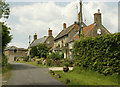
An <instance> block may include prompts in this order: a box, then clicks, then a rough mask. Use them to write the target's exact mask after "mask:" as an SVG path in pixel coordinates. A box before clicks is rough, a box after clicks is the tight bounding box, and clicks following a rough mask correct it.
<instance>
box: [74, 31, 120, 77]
mask: <svg viewBox="0 0 120 87" xmlns="http://www.w3.org/2000/svg"><path fill="white" fill-rule="evenodd" d="M73 51H74V52H73V54H74V55H75V58H76V60H77V65H79V66H80V67H82V68H84V69H92V70H95V71H98V72H100V73H103V74H105V75H108V74H114V73H119V72H120V69H119V68H118V67H120V33H115V34H109V35H104V36H99V37H94V38H91V37H88V38H83V39H80V40H79V41H75V43H74V49H73Z"/></svg>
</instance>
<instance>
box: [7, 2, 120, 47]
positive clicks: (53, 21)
mask: <svg viewBox="0 0 120 87" xmlns="http://www.w3.org/2000/svg"><path fill="white" fill-rule="evenodd" d="M76 4H77V2H71V3H69V4H67V5H66V6H65V7H62V6H59V5H56V4H55V3H54V2H49V3H34V4H32V5H24V6H15V7H12V8H11V15H10V19H11V20H12V21H8V25H9V26H10V27H11V29H12V30H11V34H12V35H13V36H14V37H15V38H13V42H14V43H12V44H11V45H14V44H17V45H18V46H22V45H23V43H24V45H23V46H26V47H27V45H25V44H28V36H29V35H32V37H33V35H34V33H35V32H36V33H37V34H38V38H39V37H43V36H45V35H47V33H48V29H49V28H51V29H52V30H53V35H54V37H55V36H56V35H57V34H58V33H59V32H60V31H61V30H62V27H63V23H64V22H66V23H67V26H69V25H70V24H73V23H74V21H77V9H76ZM98 8H100V9H101V12H102V21H103V25H104V26H105V27H106V28H107V29H108V30H109V31H110V32H116V31H117V29H118V28H117V19H118V17H117V10H116V8H111V7H108V6H107V5H106V4H105V3H103V2H89V3H87V4H83V17H84V19H86V20H87V21H86V22H85V23H86V24H87V25H89V24H91V23H93V20H94V17H93V14H94V13H96V12H97V9H98ZM12 17H15V19H13V18H12ZM113 17H114V20H113ZM16 19H17V22H14V20H16ZM20 35H21V36H20ZM18 36H19V39H18ZM20 37H21V38H20ZM18 42H22V45H21V43H19V44H18Z"/></svg>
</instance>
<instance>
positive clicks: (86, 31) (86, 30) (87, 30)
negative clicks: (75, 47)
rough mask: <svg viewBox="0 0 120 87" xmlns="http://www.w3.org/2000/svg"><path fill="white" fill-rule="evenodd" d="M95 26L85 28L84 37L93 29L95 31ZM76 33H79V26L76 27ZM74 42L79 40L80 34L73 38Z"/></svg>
mask: <svg viewBox="0 0 120 87" xmlns="http://www.w3.org/2000/svg"><path fill="white" fill-rule="evenodd" d="M94 26H95V24H94V23H93V24H91V25H89V26H87V27H84V28H83V31H84V35H86V34H87V33H88V32H89V31H90V30H91V29H93V27H94ZM76 31H78V25H76ZM73 40H79V33H78V34H77V35H76V36H75V37H74V38H73Z"/></svg>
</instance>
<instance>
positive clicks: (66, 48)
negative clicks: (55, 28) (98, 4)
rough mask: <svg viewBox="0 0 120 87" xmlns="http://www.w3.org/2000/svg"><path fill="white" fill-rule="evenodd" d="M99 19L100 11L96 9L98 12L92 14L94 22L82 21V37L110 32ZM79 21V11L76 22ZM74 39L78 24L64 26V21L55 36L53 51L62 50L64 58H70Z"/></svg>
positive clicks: (77, 38)
mask: <svg viewBox="0 0 120 87" xmlns="http://www.w3.org/2000/svg"><path fill="white" fill-rule="evenodd" d="M101 19H102V18H101V13H100V10H99V9H98V12H97V13H95V14H94V23H92V24H91V25H88V26H87V25H86V24H85V23H83V34H84V38H86V37H97V36H100V35H105V34H110V32H109V31H108V30H107V29H106V28H105V27H104V26H103V25H102V20H101ZM79 21H80V13H79V14H78V22H79ZM76 40H79V25H77V24H76V23H74V24H72V25H70V26H69V27H68V28H66V23H64V24H63V30H62V31H61V32H60V33H59V34H58V35H57V36H56V37H55V40H54V47H53V51H55V52H56V51H60V52H64V58H72V49H73V48H72V47H73V44H74V41H76Z"/></svg>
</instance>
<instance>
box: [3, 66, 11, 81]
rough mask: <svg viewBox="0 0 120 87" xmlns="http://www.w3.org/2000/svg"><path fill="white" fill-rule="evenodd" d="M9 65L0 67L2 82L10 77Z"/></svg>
mask: <svg viewBox="0 0 120 87" xmlns="http://www.w3.org/2000/svg"><path fill="white" fill-rule="evenodd" d="M11 69H12V67H11V65H10V64H8V65H7V66H5V67H2V80H3V81H7V80H8V79H9V78H10V77H11Z"/></svg>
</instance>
